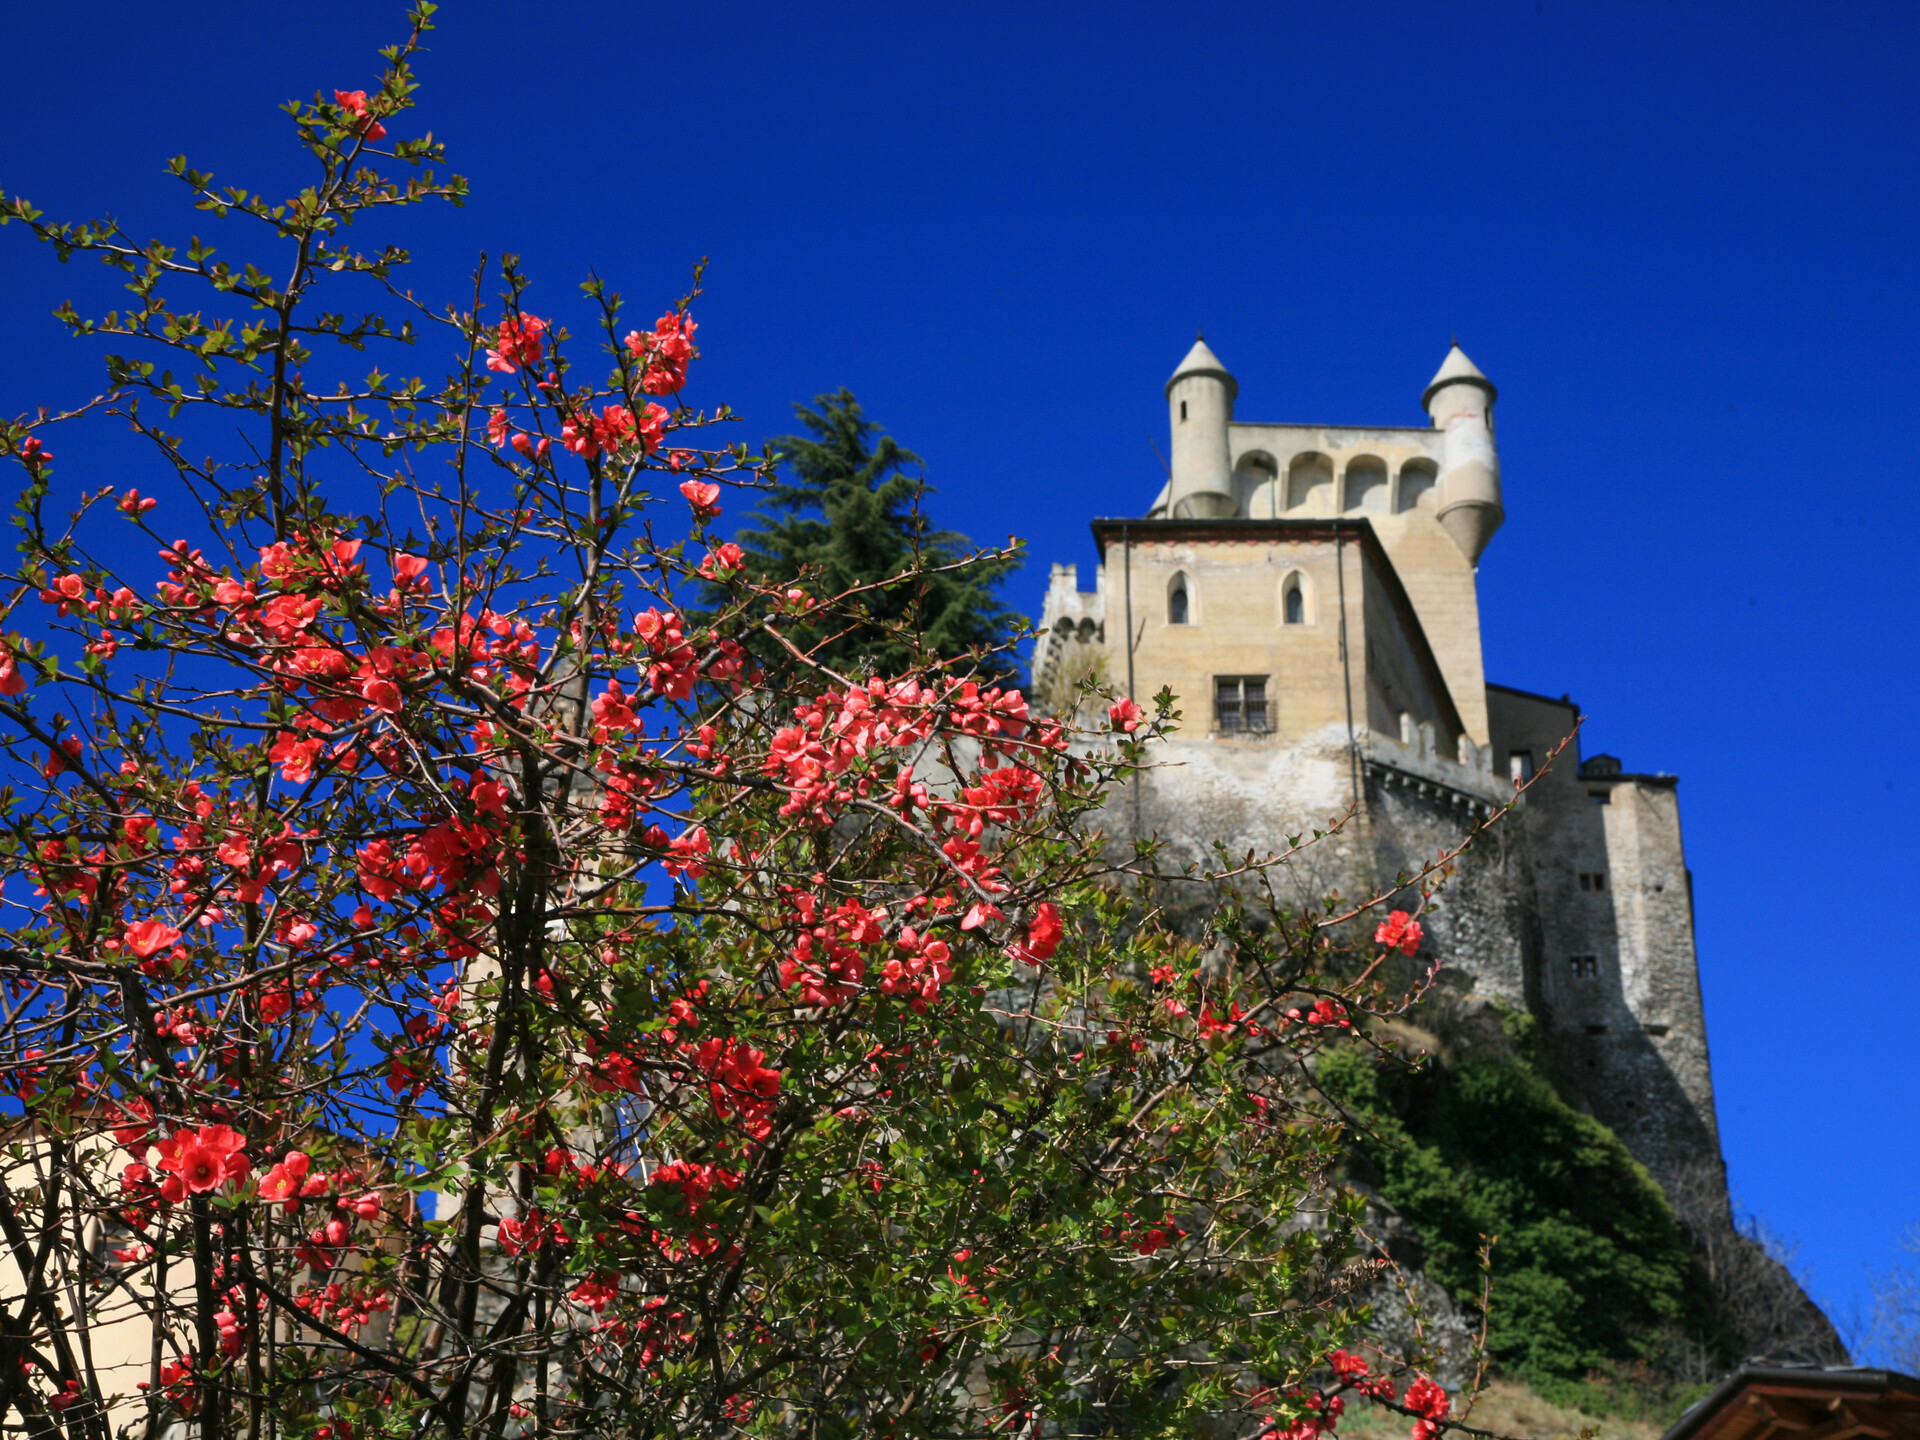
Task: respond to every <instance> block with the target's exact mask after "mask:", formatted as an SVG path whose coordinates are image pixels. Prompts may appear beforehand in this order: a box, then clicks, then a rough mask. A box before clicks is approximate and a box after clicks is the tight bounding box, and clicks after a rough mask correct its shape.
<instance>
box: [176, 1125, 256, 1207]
mask: <svg viewBox="0 0 1920 1440" xmlns="http://www.w3.org/2000/svg"><path fill="white" fill-rule="evenodd" d="M246 1143H247V1142H246V1139H245V1137H243V1136H241V1135H239V1134H238V1133H236V1132H235V1131H234V1130H232V1129H231V1128H229V1127H228V1126H225V1125H202V1126H201V1127H200V1128H199V1129H198V1130H176V1131H174V1133H173V1135H172V1136H171V1137H170V1138H169V1139H167V1140H164V1141H162V1142H161V1144H160V1168H161V1169H162V1170H164V1171H166V1172H167V1173H168V1174H169V1175H172V1176H174V1177H176V1178H177V1179H178V1180H179V1182H180V1183H181V1185H183V1186H184V1187H185V1188H186V1189H187V1191H188V1192H189V1193H191V1194H194V1195H199V1194H204V1193H205V1192H206V1191H208V1190H214V1189H217V1188H219V1187H220V1186H221V1185H223V1184H225V1183H226V1182H228V1181H229V1180H244V1179H246V1178H247V1174H248V1172H249V1170H250V1169H251V1167H250V1166H249V1165H248V1163H247V1157H246V1154H245V1149H246Z"/></svg>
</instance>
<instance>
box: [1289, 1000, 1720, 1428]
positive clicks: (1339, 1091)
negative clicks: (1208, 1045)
mask: <svg viewBox="0 0 1920 1440" xmlns="http://www.w3.org/2000/svg"><path fill="white" fill-rule="evenodd" d="M1531 1025H1532V1022H1531V1020H1530V1019H1529V1018H1528V1017H1525V1016H1512V1017H1509V1032H1510V1033H1511V1034H1512V1035H1513V1037H1514V1038H1515V1039H1516V1040H1518V1041H1519V1042H1521V1043H1520V1047H1519V1050H1518V1051H1517V1052H1516V1053H1514V1054H1509V1055H1491V1056H1467V1057H1462V1058H1461V1059H1460V1060H1459V1061H1458V1062H1457V1063H1456V1064H1453V1065H1450V1066H1441V1065H1438V1064H1433V1065H1429V1066H1426V1067H1424V1068H1422V1069H1419V1070H1412V1069H1410V1068H1409V1067H1407V1066H1405V1065H1403V1064H1401V1063H1398V1062H1394V1061H1381V1060H1378V1059H1376V1058H1375V1057H1374V1056H1373V1055H1371V1054H1369V1053H1368V1052H1366V1051H1364V1050H1362V1049H1361V1048H1360V1047H1358V1046H1353V1047H1350V1048H1348V1049H1345V1050H1342V1051H1340V1052H1337V1053H1330V1054H1328V1055H1326V1056H1325V1057H1323V1059H1322V1061H1321V1067H1320V1079H1321V1082H1322V1084H1323V1085H1324V1086H1325V1087H1326V1089H1327V1091H1328V1093H1329V1094H1330V1095H1331V1096H1332V1097H1333V1098H1334V1099H1335V1100H1336V1101H1338V1102H1339V1103H1340V1104H1341V1105H1343V1106H1344V1107H1346V1108H1347V1109H1348V1110H1349V1111H1350V1112H1352V1113H1353V1115H1354V1116H1355V1117H1356V1119H1358V1120H1359V1121H1360V1122H1361V1124H1360V1125H1359V1126H1356V1127H1355V1132H1354V1135H1353V1144H1354V1147H1355V1150H1356V1152H1357V1159H1358V1162H1359V1167H1360V1168H1361V1169H1362V1170H1363V1171H1370V1172H1371V1176H1370V1178H1372V1179H1374V1180H1376V1181H1377V1183H1378V1186H1379V1189H1380V1191H1381V1193H1382V1194H1383V1195H1384V1196H1385V1198H1386V1199H1387V1200H1389V1201H1390V1202H1392V1204H1393V1205H1394V1206H1395V1207H1396V1208H1397V1209H1398V1210H1399V1211H1400V1213H1401V1214H1402V1215H1403V1216H1405V1217H1406V1219H1407V1220H1408V1221H1409V1222H1410V1223H1411V1224H1412V1225H1413V1226H1414V1227H1415V1228H1416V1229H1417V1230H1418V1231H1419V1233H1420V1236H1421V1239H1422V1241H1423V1243H1424V1245H1425V1248H1426V1270H1427V1273H1428V1274H1429V1275H1430V1276H1432V1277H1433V1278H1434V1279H1435V1280H1437V1281H1438V1282H1439V1283H1440V1284H1442V1285H1443V1286H1445V1287H1446V1288H1447V1290H1448V1291H1449V1292H1450V1293H1451V1294H1453V1295H1454V1296H1455V1297H1456V1298H1457V1299H1458V1300H1459V1301H1460V1302H1461V1303H1462V1304H1465V1305H1469V1306H1471V1305H1473V1304H1475V1303H1476V1302H1477V1300H1478V1297H1479V1295H1480V1289H1481V1274H1480V1264H1479V1248H1480V1243H1481V1240H1480V1237H1481V1236H1483V1235H1488V1236H1494V1237H1497V1243H1496V1244H1495V1246H1494V1248H1493V1259H1492V1270H1493V1282H1494V1300H1493V1305H1492V1314H1491V1318H1490V1320H1489V1322H1488V1330H1487V1345H1488V1350H1489V1352H1490V1355H1491V1358H1492V1360H1493V1363H1494V1365H1495V1367H1496V1368H1497V1369H1499V1370H1501V1371H1503V1372H1505V1373H1507V1374H1509V1375H1513V1376H1516V1377H1519V1378H1521V1379H1524V1380H1525V1381H1527V1383H1528V1384H1530V1385H1531V1386H1533V1388H1534V1389H1535V1390H1537V1391H1539V1392H1540V1393H1541V1394H1542V1395H1544V1396H1546V1397H1547V1398H1549V1399H1553V1400H1556V1401H1557V1402H1559V1403H1576V1402H1577V1403H1579V1404H1581V1405H1583V1406H1588V1407H1591V1406H1593V1405H1595V1404H1596V1403H1599V1404H1604V1405H1605V1407H1606V1408H1607V1409H1609V1410H1611V1411H1613V1412H1615V1413H1618V1412H1619V1411H1620V1410H1621V1408H1622V1407H1623V1406H1625V1407H1626V1408H1629V1409H1633V1410H1636V1411H1637V1410H1640V1409H1642V1408H1644V1407H1645V1406H1646V1403H1647V1400H1648V1398H1649V1396H1648V1391H1649V1389H1658V1390H1668V1389H1670V1388H1671V1385H1670V1381H1669V1378H1668V1377H1667V1376H1666V1373H1665V1372H1666V1371H1667V1370H1668V1369H1669V1367H1668V1365H1667V1364H1666V1360H1667V1357H1668V1356H1669V1355H1670V1354H1671V1353H1672V1352H1673V1350H1674V1348H1675V1344H1676V1341H1677V1340H1679V1339H1681V1338H1682V1337H1684V1338H1685V1339H1686V1340H1688V1341H1691V1342H1692V1343H1693V1344H1694V1345H1695V1346H1696V1347H1697V1346H1700V1345H1705V1346H1707V1347H1709V1348H1710V1349H1712V1350H1714V1351H1718V1350H1720V1349H1723V1348H1724V1343H1725V1342H1724V1337H1723V1336H1722V1335H1721V1333H1720V1331H1719V1329H1718V1327H1717V1325H1716V1322H1715V1319H1714V1314H1715V1311H1714V1305H1713V1300H1712V1296H1711V1292H1710V1290H1709V1288H1708V1284H1707V1280H1706V1276H1705V1274H1704V1273H1703V1272H1702V1271H1701V1269H1700V1267H1699V1265H1698V1264H1697V1262H1695V1260H1694V1259H1693V1257H1692V1255H1691V1253H1690V1252H1689V1251H1688V1249H1687V1245H1686V1241H1685V1239H1684V1237H1683V1236H1682V1233H1681V1230H1680V1227H1679V1225H1678V1223H1677V1222H1676V1221H1675V1220H1674V1217H1673V1211H1672V1209H1671V1208H1670V1207H1669V1206H1668V1204H1667V1200H1666V1197H1665V1195H1664V1194H1662V1193H1661V1190H1660V1188H1659V1186H1658V1185H1656V1184H1655V1183H1654V1181H1653V1179H1652V1178H1651V1177H1650V1176H1649V1175H1648V1174H1647V1172H1646V1170H1645V1169H1643V1168H1642V1167H1641V1165H1640V1164H1639V1162H1638V1161H1636V1160H1635V1159H1634V1158H1633V1157H1632V1155H1630V1154H1629V1153H1628V1151H1627V1148H1626V1146H1624V1145H1623V1144H1621V1142H1620V1141H1619V1139H1618V1138H1617V1137H1616V1136H1615V1135H1614V1134H1613V1132H1612V1131H1611V1130H1609V1129H1607V1127H1606V1126H1604V1125H1602V1124H1601V1123H1600V1122H1599V1121H1597V1120H1595V1119H1594V1118H1593V1117H1592V1116H1590V1115H1584V1114H1581V1113H1580V1112H1579V1111H1577V1110H1575V1109H1574V1108H1573V1107H1572V1106H1570V1105H1569V1104H1567V1102H1566V1101H1565V1100H1564V1099H1562V1098H1561V1096H1560V1095H1559V1094H1558V1093H1557V1092H1556V1090H1555V1089H1554V1087H1553V1085H1552V1084H1551V1083H1550V1082H1549V1081H1548V1079H1547V1078H1546V1077H1545V1075H1543V1074H1542V1073H1541V1069H1540V1067H1539V1066H1538V1065H1537V1064H1536V1063H1533V1062H1530V1061H1529V1060H1528V1059H1527V1058H1526V1055H1525V1051H1526V1050H1527V1049H1528V1048H1529V1046H1528V1042H1530V1041H1534V1040H1536V1037H1535V1036H1534V1035H1533V1034H1531V1033H1530V1027H1531ZM1649 1382H1653V1383H1651V1384H1650V1383H1649ZM1629 1392H1631V1393H1630V1394H1629ZM1609 1397H1611V1402H1610V1403H1609Z"/></svg>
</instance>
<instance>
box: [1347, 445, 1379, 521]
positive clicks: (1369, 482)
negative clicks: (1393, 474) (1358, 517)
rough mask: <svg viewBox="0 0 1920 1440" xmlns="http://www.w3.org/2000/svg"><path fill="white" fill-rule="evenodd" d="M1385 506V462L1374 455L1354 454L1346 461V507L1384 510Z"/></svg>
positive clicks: (1360, 509)
mask: <svg viewBox="0 0 1920 1440" xmlns="http://www.w3.org/2000/svg"><path fill="white" fill-rule="evenodd" d="M1386 508H1387V463H1386V461H1384V460H1382V459H1380V458H1379V457H1377V456H1374V455H1356V456H1354V458H1353V459H1351V460H1349V461H1348V462H1347V509H1348V510H1350V511H1352V510H1358V511H1361V512H1366V511H1384V510H1385V509H1386Z"/></svg>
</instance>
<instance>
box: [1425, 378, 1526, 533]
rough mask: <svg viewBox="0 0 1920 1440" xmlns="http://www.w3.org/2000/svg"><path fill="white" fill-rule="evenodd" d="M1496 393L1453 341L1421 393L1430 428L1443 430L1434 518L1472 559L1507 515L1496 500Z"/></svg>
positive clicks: (1497, 455) (1497, 496) (1497, 454)
mask: <svg viewBox="0 0 1920 1440" xmlns="http://www.w3.org/2000/svg"><path fill="white" fill-rule="evenodd" d="M1499 394H1500V392H1499V391H1497V390H1495V389H1494V387H1493V382H1492V381H1491V380H1489V379H1487V377H1486V376H1485V375H1482V374H1481V373H1480V370H1479V367H1478V366H1476V365H1475V364H1474V363H1473V361H1471V360H1469V359H1468V358H1467V357H1466V354H1465V352H1463V351H1462V350H1461V349H1460V347H1459V345H1457V344H1456V345H1455V346H1454V347H1453V348H1452V349H1451V350H1449V351H1448V352H1447V358H1446V359H1445V360H1444V361H1443V362H1441V365H1440V369H1439V372H1438V373H1437V374H1435V375H1434V377H1433V380H1432V381H1431V382H1430V383H1429V384H1428V386H1427V388H1426V393H1424V394H1423V395H1421V397H1420V403H1421V404H1423V405H1424V406H1426V409H1427V414H1428V415H1430V416H1432V417H1433V425H1434V428H1435V429H1436V430H1442V431H1445V432H1446V439H1445V440H1444V441H1443V442H1442V445H1441V455H1442V461H1441V466H1440V484H1439V490H1438V497H1437V498H1438V500H1439V509H1438V512H1437V513H1438V518H1439V521H1440V523H1441V524H1442V525H1443V526H1445V527H1446V531H1447V534H1449V535H1451V536H1452V537H1453V542H1454V544H1456V545H1458V546H1459V547H1460V549H1461V551H1462V553H1464V554H1465V555H1466V557H1467V559H1469V560H1471V561H1473V562H1474V563H1475V564H1478V563H1479V561H1480V552H1481V551H1483V550H1485V549H1486V548H1487V541H1489V540H1491V539H1492V538H1493V532H1494V531H1496V530H1498V529H1499V528H1500V522H1501V521H1503V520H1505V519H1506V518H1507V512H1506V511H1505V509H1504V508H1502V506H1501V503H1500V455H1499V452H1498V450H1496V449H1495V447H1494V443H1493V402H1494V401H1495V400H1496V399H1498V398H1499Z"/></svg>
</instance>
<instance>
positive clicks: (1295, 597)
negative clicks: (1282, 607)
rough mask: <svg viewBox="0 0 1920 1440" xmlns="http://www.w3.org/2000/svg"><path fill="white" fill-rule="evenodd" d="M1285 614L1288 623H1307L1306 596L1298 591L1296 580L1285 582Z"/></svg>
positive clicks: (1298, 584) (1298, 586)
mask: <svg viewBox="0 0 1920 1440" xmlns="http://www.w3.org/2000/svg"><path fill="white" fill-rule="evenodd" d="M1286 616H1287V624H1289V625H1304V624H1306V623H1307V597H1306V596H1304V595H1302V594H1301V593H1300V582H1299V581H1298V580H1290V581H1288V582H1287V600H1286Z"/></svg>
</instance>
